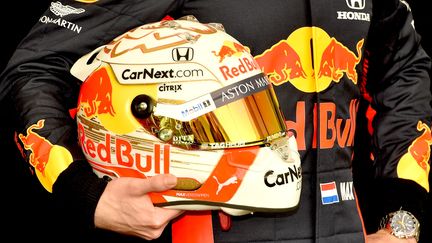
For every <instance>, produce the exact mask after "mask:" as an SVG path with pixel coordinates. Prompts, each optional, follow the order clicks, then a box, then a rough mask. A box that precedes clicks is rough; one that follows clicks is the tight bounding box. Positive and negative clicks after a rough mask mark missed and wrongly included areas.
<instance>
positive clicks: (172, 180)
mask: <svg viewBox="0 0 432 243" xmlns="http://www.w3.org/2000/svg"><path fill="white" fill-rule="evenodd" d="M147 181H148V183H146V184H147V192H162V191H166V190H169V189H171V188H173V187H174V186H176V185H177V177H175V176H174V175H171V174H161V175H156V176H153V177H151V178H149V179H148V180H147Z"/></svg>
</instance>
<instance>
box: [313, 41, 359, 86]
mask: <svg viewBox="0 0 432 243" xmlns="http://www.w3.org/2000/svg"><path fill="white" fill-rule="evenodd" d="M363 42H364V40H363V39H362V40H360V41H359V42H358V43H357V53H358V54H357V56H356V55H355V54H354V53H353V52H352V51H350V50H349V49H348V48H347V47H345V46H344V45H343V44H342V43H340V42H339V41H337V40H336V39H335V38H331V41H330V44H329V45H328V46H327V48H326V49H325V50H324V52H323V54H322V57H321V63H320V66H319V72H318V78H321V77H323V76H325V77H330V78H332V79H333V80H334V81H335V82H339V80H340V79H341V78H342V76H343V75H344V73H345V74H346V75H347V76H348V78H349V79H350V80H351V81H353V83H354V84H357V71H356V70H355V67H356V66H357V64H358V63H359V62H360V59H361V48H362V46H363Z"/></svg>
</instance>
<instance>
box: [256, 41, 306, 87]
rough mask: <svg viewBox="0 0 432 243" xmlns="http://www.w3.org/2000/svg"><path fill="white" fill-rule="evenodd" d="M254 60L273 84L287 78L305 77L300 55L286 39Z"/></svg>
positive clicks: (284, 80)
mask: <svg viewBox="0 0 432 243" xmlns="http://www.w3.org/2000/svg"><path fill="white" fill-rule="evenodd" d="M255 60H256V61H257V62H258V64H259V65H260V67H261V69H262V70H263V72H264V73H266V74H267V75H269V79H270V80H271V81H272V82H273V83H274V84H275V85H278V84H281V83H283V82H286V81H287V80H288V79H295V78H299V77H300V78H306V73H305V71H304V69H303V66H302V63H301V60H300V56H299V55H298V54H297V52H296V51H295V50H294V49H293V48H292V47H291V46H290V44H289V43H288V41H286V40H282V41H280V42H279V43H277V44H275V45H274V46H272V48H270V49H269V50H267V51H265V52H264V53H263V54H261V55H259V56H257V57H256V58H255Z"/></svg>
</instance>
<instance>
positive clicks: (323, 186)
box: [320, 181, 339, 205]
mask: <svg viewBox="0 0 432 243" xmlns="http://www.w3.org/2000/svg"><path fill="white" fill-rule="evenodd" d="M320 190H321V202H322V204H324V205H326V204H333V203H338V202H339V195H338V193H337V190H336V182H334V181H332V182H328V183H320Z"/></svg>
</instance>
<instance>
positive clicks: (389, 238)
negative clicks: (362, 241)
mask: <svg viewBox="0 0 432 243" xmlns="http://www.w3.org/2000/svg"><path fill="white" fill-rule="evenodd" d="M366 243H417V241H416V239H414V238H409V239H399V238H397V237H395V236H394V235H391V234H390V232H388V231H387V230H384V229H381V230H379V231H378V232H376V233H374V234H370V235H367V236H366Z"/></svg>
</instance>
